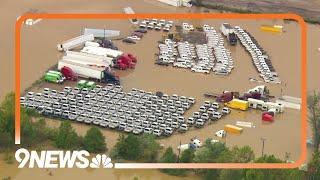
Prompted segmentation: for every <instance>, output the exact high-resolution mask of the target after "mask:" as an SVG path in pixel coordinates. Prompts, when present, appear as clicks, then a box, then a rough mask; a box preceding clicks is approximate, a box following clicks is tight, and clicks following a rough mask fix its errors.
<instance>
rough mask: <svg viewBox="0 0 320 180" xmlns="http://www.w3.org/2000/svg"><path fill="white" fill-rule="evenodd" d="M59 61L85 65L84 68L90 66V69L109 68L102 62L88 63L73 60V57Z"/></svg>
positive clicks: (77, 59) (82, 60) (79, 59)
mask: <svg viewBox="0 0 320 180" xmlns="http://www.w3.org/2000/svg"><path fill="white" fill-rule="evenodd" d="M61 60H64V61H69V62H73V63H77V64H82V65H85V66H91V67H100V68H107V67H110V66H109V64H107V63H104V62H98V61H96V62H90V61H86V60H85V59H81V58H73V57H68V56H64V57H62V59H61ZM61 60H60V61H61Z"/></svg>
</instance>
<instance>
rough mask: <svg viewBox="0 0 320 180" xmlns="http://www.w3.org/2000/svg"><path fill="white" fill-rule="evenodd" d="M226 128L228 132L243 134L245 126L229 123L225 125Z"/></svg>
mask: <svg viewBox="0 0 320 180" xmlns="http://www.w3.org/2000/svg"><path fill="white" fill-rule="evenodd" d="M224 130H225V131H226V132H228V133H232V134H241V133H242V131H243V128H241V127H238V126H234V125H230V124H227V125H225V126H224Z"/></svg>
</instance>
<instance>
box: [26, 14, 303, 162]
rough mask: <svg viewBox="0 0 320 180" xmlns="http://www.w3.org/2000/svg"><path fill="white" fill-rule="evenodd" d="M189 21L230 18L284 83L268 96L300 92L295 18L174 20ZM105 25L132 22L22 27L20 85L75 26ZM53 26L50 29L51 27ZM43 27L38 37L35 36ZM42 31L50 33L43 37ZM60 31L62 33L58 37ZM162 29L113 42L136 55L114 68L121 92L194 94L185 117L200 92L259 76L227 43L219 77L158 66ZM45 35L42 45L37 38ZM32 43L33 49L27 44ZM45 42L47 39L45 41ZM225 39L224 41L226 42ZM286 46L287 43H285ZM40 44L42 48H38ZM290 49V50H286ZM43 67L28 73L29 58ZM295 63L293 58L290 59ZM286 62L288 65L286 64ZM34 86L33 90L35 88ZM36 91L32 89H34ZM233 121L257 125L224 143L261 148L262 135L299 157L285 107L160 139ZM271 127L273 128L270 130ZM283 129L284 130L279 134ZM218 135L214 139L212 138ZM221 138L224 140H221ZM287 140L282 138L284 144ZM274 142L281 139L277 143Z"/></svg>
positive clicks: (241, 86) (294, 120)
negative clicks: (230, 65)
mask: <svg viewBox="0 0 320 180" xmlns="http://www.w3.org/2000/svg"><path fill="white" fill-rule="evenodd" d="M182 22H189V23H192V24H194V26H201V25H203V24H209V25H212V26H213V27H215V29H216V30H218V29H219V27H220V25H221V23H222V22H229V23H230V24H231V25H234V26H235V25H240V26H241V27H243V28H244V29H246V30H248V31H249V32H250V33H251V34H252V35H253V36H254V37H255V38H256V39H257V40H258V41H259V43H260V44H261V46H262V47H263V48H264V49H265V50H266V51H267V52H268V54H269V55H270V57H271V61H272V63H273V65H274V67H275V69H276V71H277V72H278V74H279V77H280V78H281V79H282V81H283V83H282V84H280V85H278V84H266V85H267V86H268V88H269V89H270V93H271V95H274V96H276V97H279V96H280V95H281V93H282V94H285V95H290V96H297V97H300V88H299V87H300V81H297V80H298V79H300V76H299V74H300V72H301V71H300V59H299V57H300V49H299V48H300V45H299V44H300V39H299V38H298V35H299V33H300V31H299V26H298V24H296V23H295V22H289V23H285V22H283V21H280V20H273V21H271V20H259V21H258V20H231V21H230V20H199V21H189V20H177V21H175V23H176V24H181V23H182ZM65 23H68V24H69V25H71V28H62V27H63V26H64V24H65ZM105 24H108V26H110V27H113V28H114V29H120V30H121V33H122V35H126V34H130V32H132V31H133V29H134V27H133V26H132V25H131V24H130V23H129V21H127V20H99V21H96V20H85V21H79V20H77V21H72V20H68V21H65V22H62V21H57V20H50V21H47V22H42V23H41V24H39V26H37V27H36V26H35V28H24V30H23V33H22V42H23V43H22V67H23V68H22V74H23V76H22V77H23V78H22V84H24V83H27V81H28V79H31V78H29V76H30V75H31V76H33V75H34V76H38V77H39V75H40V76H41V75H42V74H43V73H44V72H45V70H46V68H48V63H49V62H50V66H51V65H53V64H55V63H57V61H58V60H59V57H60V56H61V55H62V54H61V53H59V52H58V51H56V49H55V45H56V44H57V43H59V42H60V41H62V40H64V39H68V38H70V37H73V36H76V35H78V32H79V29H81V28H83V27H93V28H102V27H104V26H105ZM263 24H280V25H284V26H285V31H286V32H285V33H282V34H274V33H269V32H262V31H260V29H259V27H260V25H263ZM54 27H55V28H54ZM40 32H42V35H41V36H42V37H41V38H39V39H37V38H36V36H38V35H37V34H39V33H40ZM46 34H53V36H50V38H48V36H47V35H46ZM60 34H63V36H61V35H60ZM162 35H163V34H162V33H161V32H159V31H153V30H150V31H149V32H148V33H147V34H145V36H144V37H143V38H142V39H141V40H140V41H138V42H137V44H134V45H132V44H125V43H123V42H121V41H120V40H118V41H114V42H115V44H116V45H117V46H118V48H119V49H120V50H122V51H123V52H129V53H133V54H134V55H136V56H137V57H138V63H137V65H136V68H135V69H133V70H127V71H116V73H117V75H119V76H120V79H121V84H122V86H123V88H124V91H127V92H128V91H129V90H130V89H131V88H139V89H143V90H145V91H152V92H157V91H162V92H164V93H167V94H169V95H171V94H178V95H184V96H187V97H195V98H196V104H195V106H193V107H192V108H191V109H190V110H188V111H187V113H186V114H185V117H186V118H187V117H189V116H190V115H191V114H192V112H194V111H197V110H198V108H199V107H200V105H201V104H202V103H203V101H205V100H211V101H212V100H213V99H208V98H205V97H204V96H203V94H204V93H205V92H214V93H221V92H222V91H224V90H229V91H239V92H240V93H243V92H246V91H247V90H248V89H251V88H253V87H255V86H257V85H259V84H258V83H254V82H250V81H249V78H256V79H259V75H258V73H257V71H256V69H255V68H254V66H253V65H252V63H251V59H250V58H251V57H250V55H249V54H248V53H247V52H246V51H245V50H244V48H243V47H242V46H240V44H238V45H237V46H229V45H226V47H227V48H229V49H230V51H231V56H232V57H233V59H234V66H235V68H234V70H233V71H232V73H231V74H230V75H228V76H218V75H214V74H207V75H206V74H201V73H200V74H199V73H192V72H190V71H188V70H183V69H178V68H174V67H163V66H159V65H155V64H154V62H155V58H156V57H155V53H157V52H158V47H157V41H159V40H161V39H162ZM43 39H48V41H47V43H46V44H45V45H43V44H42V43H41V41H43ZM31 42H32V44H33V48H29V47H30V43H31ZM49 42H50V43H49ZM226 44H227V43H226ZM284 47H286V48H284ZM39 49H42V50H41V53H39ZM288 49H290V50H288ZM30 61H33V62H34V63H35V64H37V66H42V67H43V68H42V69H41V70H40V69H39V68H38V67H37V69H39V73H37V74H33V73H32V72H33V71H34V63H29V62H30ZM293 62H294V63H293ZM288 67H290V68H288ZM67 85H68V86H75V83H72V82H66V84H64V85H63V86H59V85H54V84H46V83H45V84H42V85H41V86H40V87H39V90H40V91H41V90H42V89H43V88H44V87H52V88H53V89H58V90H59V89H60V90H62V89H63V87H64V86H67ZM39 90H38V91H39ZM35 91H37V90H36V89H35ZM236 121H249V122H252V123H253V124H254V125H255V126H256V128H245V129H244V132H243V133H242V134H241V135H239V136H234V135H229V136H228V137H227V144H228V145H229V146H234V145H238V146H243V145H249V146H251V147H252V148H253V149H254V151H255V153H256V154H260V152H261V140H260V139H261V138H262V137H263V138H266V139H267V140H268V143H266V149H265V152H268V153H270V154H275V155H277V156H279V157H284V156H285V154H286V153H290V156H291V159H293V160H295V159H298V158H299V156H300V141H299V140H300V123H301V122H300V112H299V111H295V110H290V109H286V111H285V112H284V113H283V114H279V115H276V117H275V122H274V123H272V124H264V123H262V121H261V111H257V110H250V111H248V112H240V111H236V110H234V111H232V113H231V115H230V116H227V117H224V118H222V119H221V120H219V121H218V122H217V123H213V124H210V125H208V126H205V127H204V128H201V129H192V130H191V131H188V132H186V133H184V134H174V135H173V136H171V137H169V138H165V139H160V140H159V142H160V143H162V144H164V146H165V147H169V146H172V147H174V149H176V147H177V146H178V144H179V142H180V141H181V142H182V143H188V142H189V140H190V139H191V138H193V137H198V138H200V139H201V140H203V141H204V140H205V139H206V138H215V137H214V133H215V132H216V131H217V130H220V129H223V127H224V125H225V124H235V122H236ZM50 123H53V124H59V123H58V122H57V120H53V121H50ZM74 127H75V128H76V129H77V130H78V131H79V132H80V133H82V132H83V133H84V132H85V131H86V130H87V129H88V126H86V125H84V124H76V123H75V124H74ZM103 132H104V133H105V136H106V139H107V144H108V148H111V147H112V146H113V145H114V144H115V142H116V139H117V138H118V132H116V131H111V130H108V129H106V130H103ZM270 132H272V133H270ZM284 132H286V133H284ZM216 139H217V138H216ZM288 139H296V141H288ZM223 141H224V140H223ZM283 142H286V143H283ZM279 144H282V145H281V146H279Z"/></svg>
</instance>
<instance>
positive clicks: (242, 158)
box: [231, 146, 254, 163]
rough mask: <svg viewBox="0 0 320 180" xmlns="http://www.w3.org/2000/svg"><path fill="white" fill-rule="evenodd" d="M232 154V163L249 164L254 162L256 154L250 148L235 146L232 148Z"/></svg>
mask: <svg viewBox="0 0 320 180" xmlns="http://www.w3.org/2000/svg"><path fill="white" fill-rule="evenodd" d="M231 154H232V155H233V160H232V162H237V163H248V162H250V161H253V160H254V152H253V150H252V149H251V148H250V147H249V146H244V147H241V148H239V147H237V146H235V147H233V148H232V150H231Z"/></svg>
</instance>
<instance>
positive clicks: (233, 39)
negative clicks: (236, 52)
mask: <svg viewBox="0 0 320 180" xmlns="http://www.w3.org/2000/svg"><path fill="white" fill-rule="evenodd" d="M220 31H221V32H222V34H223V35H224V36H226V37H227V39H228V42H229V44H231V45H236V44H237V36H236V34H235V33H234V29H233V27H232V26H231V25H230V24H229V23H223V24H222V25H221V27H220Z"/></svg>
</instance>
